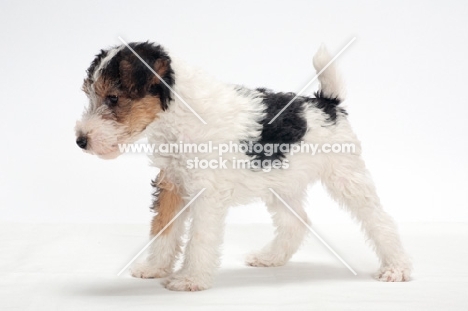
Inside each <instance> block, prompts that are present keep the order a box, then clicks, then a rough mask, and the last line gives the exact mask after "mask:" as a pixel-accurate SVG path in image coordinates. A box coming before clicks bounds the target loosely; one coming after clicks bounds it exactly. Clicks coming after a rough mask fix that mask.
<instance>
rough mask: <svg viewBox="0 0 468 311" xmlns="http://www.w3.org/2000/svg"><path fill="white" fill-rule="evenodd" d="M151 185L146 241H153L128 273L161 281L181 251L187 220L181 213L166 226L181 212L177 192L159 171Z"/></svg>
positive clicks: (171, 269) (180, 203)
mask: <svg viewBox="0 0 468 311" xmlns="http://www.w3.org/2000/svg"><path fill="white" fill-rule="evenodd" d="M152 185H153V187H155V200H154V203H153V209H154V210H155V211H156V212H157V214H156V216H154V217H153V221H152V223H151V233H150V239H152V238H153V237H155V236H157V238H156V239H155V240H154V241H153V243H152V244H151V246H150V248H149V254H148V257H147V259H146V261H145V262H143V263H137V264H135V265H134V266H133V267H132V269H131V272H132V275H133V276H134V277H139V278H161V277H165V276H168V275H169V274H171V273H172V271H173V269H174V264H175V262H176V259H177V256H178V254H179V253H180V250H181V244H182V243H181V237H182V235H183V233H184V229H185V226H184V222H185V219H186V218H187V212H184V213H183V214H181V215H180V216H179V217H178V218H177V219H175V220H174V222H172V223H171V224H170V225H168V224H169V223H170V222H171V220H172V219H173V218H174V217H175V216H176V215H177V213H178V212H179V211H180V209H181V208H182V203H183V199H182V196H181V194H180V191H179V189H177V187H176V186H175V185H174V184H172V183H171V182H169V181H168V180H166V179H165V178H164V172H163V171H161V172H160V174H159V176H158V178H157V179H156V180H155V181H154V182H153V183H152Z"/></svg>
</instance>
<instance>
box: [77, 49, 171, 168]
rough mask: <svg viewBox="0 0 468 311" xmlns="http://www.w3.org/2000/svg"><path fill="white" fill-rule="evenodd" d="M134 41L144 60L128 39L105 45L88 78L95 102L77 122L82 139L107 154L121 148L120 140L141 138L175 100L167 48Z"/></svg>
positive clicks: (95, 150) (101, 154)
mask: <svg viewBox="0 0 468 311" xmlns="http://www.w3.org/2000/svg"><path fill="white" fill-rule="evenodd" d="M129 46H130V47H131V48H132V49H133V50H134V52H135V53H136V54H138V56H139V57H140V58H141V59H142V60H143V61H142V60H140V59H139V57H138V56H136V55H135V54H134V53H133V52H132V51H131V50H130V49H129V48H128V47H126V46H125V45H122V46H118V47H115V48H112V49H109V50H101V52H100V53H99V54H98V55H97V56H96V58H95V59H94V60H93V62H92V63H91V66H90V67H89V68H88V70H87V77H86V79H85V80H84V83H83V91H84V92H85V93H86V96H87V97H88V99H89V106H88V108H87V109H86V110H85V111H84V113H83V117H82V119H81V121H78V122H77V123H76V127H75V131H76V143H77V145H78V146H79V147H80V148H82V149H83V150H84V151H86V152H88V153H91V154H95V155H98V156H99V157H101V158H105V159H110V158H115V157H117V156H118V155H119V154H120V151H119V146H118V145H119V144H124V143H131V142H133V141H135V140H137V139H138V138H139V136H140V134H141V133H142V132H143V131H144V130H145V128H146V127H147V126H148V125H149V124H150V123H151V122H153V121H154V119H156V118H157V116H158V114H159V113H161V112H162V111H164V110H166V109H167V107H168V105H169V102H170V100H171V94H170V90H169V88H168V87H167V86H166V85H165V84H167V85H169V86H171V87H172V86H173V84H174V72H173V71H172V69H171V60H170V58H169V56H168V55H167V53H166V52H165V51H164V49H163V48H162V47H161V46H159V45H155V44H152V43H148V42H144V43H130V44H129ZM145 63H146V64H145ZM147 65H148V66H149V67H151V69H152V70H153V71H154V72H156V73H157V75H155V74H154V73H153V72H152V70H150V69H149V68H148V67H147ZM158 76H159V77H161V78H162V79H163V80H164V82H165V83H164V82H162V81H160V79H159V78H158Z"/></svg>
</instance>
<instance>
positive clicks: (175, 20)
mask: <svg viewBox="0 0 468 311" xmlns="http://www.w3.org/2000/svg"><path fill="white" fill-rule="evenodd" d="M467 16H468V5H467V2H466V1H443V2H442V1H441V2H434V1H391V2H390V1H388V2H386V3H383V2H380V1H379V2H377V1H352V2H351V1H347V2H345V1H343V2H340V1H283V2H280V1H275V2H273V1H269V2H266V1H265V2H261V1H257V2H252V1H196V2H195V1H164V2H163V1H132V2H131V3H130V2H122V1H107V2H106V1H80V2H75V3H65V2H60V1H57V2H50V1H41V2H33V1H3V2H2V4H1V9H0V23H1V27H0V42H1V44H2V48H1V50H0V85H1V96H2V98H1V103H0V109H1V114H0V115H1V122H0V142H1V146H2V147H1V153H0V187H1V191H0V221H3V222H14V223H16V222H28V223H30V222H35V223H36V222H37V223H50V222H52V223H68V222H70V223H71V222H73V223H90V222H93V223H102V222H106V223H147V222H148V220H149V219H150V217H151V215H150V213H149V212H148V207H149V206H150V203H151V196H150V193H151V187H150V179H151V178H154V177H155V174H156V172H157V170H156V169H155V168H150V167H149V165H148V160H147V159H146V157H145V156H144V155H126V156H123V157H121V158H119V159H117V160H113V161H104V160H100V159H98V158H95V157H92V156H90V155H87V154H84V153H82V152H81V151H80V150H79V148H78V147H77V146H76V145H75V136H74V131H73V128H74V125H75V121H76V120H77V119H79V118H80V116H81V113H82V110H83V108H84V106H85V105H86V98H85V96H84V94H83V93H82V92H81V91H80V87H81V83H82V80H83V78H84V75H85V70H86V68H87V67H88V66H89V64H90V62H91V60H92V59H93V56H94V55H95V54H96V53H98V51H99V49H101V48H107V47H109V46H112V45H116V44H119V43H120V42H119V40H118V36H122V37H123V38H124V39H125V40H127V41H138V40H150V41H156V42H158V43H161V44H162V45H164V46H165V47H167V48H168V49H169V50H170V51H171V52H172V53H174V54H177V55H178V56H179V57H181V58H183V59H185V60H186V61H187V62H189V63H192V64H194V65H196V66H199V67H201V68H203V69H204V70H205V71H207V72H209V73H210V74H212V75H214V76H216V77H218V78H219V79H220V80H222V81H226V82H228V83H240V84H245V85H247V86H252V87H257V86H265V87H269V88H272V89H275V90H278V91H299V90H300V89H301V88H302V87H303V86H304V85H305V84H306V83H307V82H308V80H309V79H311V78H312V77H313V76H314V70H313V67H312V56H313V54H314V53H315V51H316V50H317V48H318V47H319V46H320V44H321V43H325V44H326V45H327V46H328V47H329V49H330V50H331V52H333V53H336V52H338V51H339V50H340V49H341V48H342V47H343V46H344V45H345V44H346V43H347V42H348V41H349V40H350V39H351V38H352V37H354V36H356V37H357V40H356V41H355V43H354V44H353V45H352V46H351V47H350V48H349V49H348V50H347V51H346V52H345V53H344V54H343V55H342V56H341V57H340V58H339V60H338V65H339V68H340V70H341V72H342V74H343V76H344V78H345V79H346V81H347V89H348V98H347V100H346V103H345V104H346V106H347V107H348V112H349V118H350V120H351V122H352V124H353V125H354V129H355V131H356V132H357V134H358V136H359V137H360V139H361V140H362V142H363V148H364V157H365V159H366V161H367V165H368V167H369V169H370V171H371V173H372V174H373V176H374V178H375V181H376V184H377V188H378V191H379V194H380V196H381V199H382V201H383V203H384V206H385V208H386V209H387V210H388V211H389V212H390V213H391V214H392V215H393V216H394V217H395V218H396V219H397V221H398V222H405V221H457V222H460V221H468V212H467V211H468V209H467V204H466V201H467V192H466V186H467V181H468V178H467V175H468V166H467V156H466V153H467V147H466V143H467V139H466V135H467V129H468V125H467V124H468V122H466V118H467V115H468V103H467V99H466V84H467V78H466V72H467V69H468V68H467V67H468V61H467V55H468V31H467V24H466V17H467ZM316 87H317V85H316V84H314V86H313V87H312V88H311V89H310V90H309V91H308V93H309V94H311V93H312V92H313V90H314V89H316ZM220 117H221V118H222V116H220ZM308 204H309V206H308V208H307V210H308V212H309V215H310V216H311V218H312V222H314V223H320V222H324V223H327V222H346V221H348V216H347V215H346V214H345V213H344V212H342V211H340V210H339V208H338V207H337V205H336V204H335V203H334V202H332V201H331V200H330V199H329V198H328V196H327V195H326V193H325V192H324V190H323V189H322V187H321V186H320V185H316V186H315V187H313V189H312V190H311V195H310V200H309V203H308ZM229 221H230V222H259V221H260V222H262V221H265V222H266V221H269V217H268V215H267V213H266V211H265V209H264V208H263V207H261V206H260V204H254V205H252V206H248V207H241V208H238V209H237V210H235V211H233V212H232V213H231V215H230V217H229Z"/></svg>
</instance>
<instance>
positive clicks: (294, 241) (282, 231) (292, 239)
mask: <svg viewBox="0 0 468 311" xmlns="http://www.w3.org/2000/svg"><path fill="white" fill-rule="evenodd" d="M273 190H274V189H273ZM278 191H279V190H278ZM279 196H280V197H281V198H282V199H283V200H284V201H285V202H286V203H287V204H288V205H289V206H290V207H291V208H292V209H293V210H294V211H295V212H296V213H297V214H298V215H299V216H300V217H301V218H302V219H303V220H304V221H305V222H307V215H306V213H305V211H304V208H303V206H302V203H303V202H302V199H303V197H304V193H303V192H299V191H298V192H295V193H289V194H284V191H280V193H279ZM265 203H266V205H267V207H268V211H269V212H270V213H271V215H272V218H273V223H274V225H275V227H276V232H275V233H276V236H275V238H274V239H273V240H272V241H271V242H270V243H268V244H267V245H266V246H265V247H264V248H263V249H261V250H260V251H258V252H254V253H252V254H250V255H248V256H247V258H246V264H247V265H249V266H254V267H276V266H282V265H284V264H286V263H287V262H288V261H289V259H291V257H292V255H294V253H295V252H296V251H297V249H298V248H299V246H300V245H301V243H302V240H303V239H304V236H305V234H306V230H307V229H306V226H304V224H303V223H301V221H300V220H299V219H298V218H297V217H296V216H295V215H294V214H293V213H292V212H291V211H290V210H289V208H288V207H286V206H285V205H284V203H283V202H281V201H280V200H279V199H278V198H277V197H276V196H275V195H274V194H273V193H269V194H268V196H267V197H266V198H265Z"/></svg>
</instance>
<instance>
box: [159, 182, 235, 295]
mask: <svg viewBox="0 0 468 311" xmlns="http://www.w3.org/2000/svg"><path fill="white" fill-rule="evenodd" d="M216 195H217V194H216V193H214V191H205V192H204V193H203V194H202V195H201V196H200V197H199V198H197V199H196V200H195V201H194V202H193V204H192V206H191V207H190V215H191V218H192V223H191V227H190V240H189V242H188V244H187V248H186V249H185V258H184V263H183V266H182V268H181V269H180V270H179V271H177V272H176V273H174V274H173V275H171V276H169V277H168V278H167V279H166V280H164V281H163V285H164V286H165V287H166V288H168V289H170V290H178V291H199V290H204V289H208V288H210V287H211V286H212V284H213V280H214V276H215V274H216V271H217V268H218V267H219V265H220V246H221V244H222V242H223V236H224V220H225V218H226V213H227V206H225V205H223V200H222V198H219V195H218V196H216Z"/></svg>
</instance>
